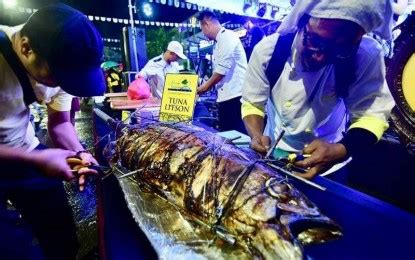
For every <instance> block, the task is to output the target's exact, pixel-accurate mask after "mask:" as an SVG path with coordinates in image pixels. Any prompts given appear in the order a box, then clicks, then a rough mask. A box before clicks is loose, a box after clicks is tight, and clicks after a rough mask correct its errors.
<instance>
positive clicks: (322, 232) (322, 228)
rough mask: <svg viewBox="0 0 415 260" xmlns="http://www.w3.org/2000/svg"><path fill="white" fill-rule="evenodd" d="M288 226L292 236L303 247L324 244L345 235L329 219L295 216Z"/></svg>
mask: <svg viewBox="0 0 415 260" xmlns="http://www.w3.org/2000/svg"><path fill="white" fill-rule="evenodd" d="M288 226H289V229H290V232H291V234H292V236H293V237H295V238H296V239H297V240H298V241H299V242H300V243H301V244H302V245H309V244H317V243H323V242H327V241H331V240H335V239H338V238H340V237H341V236H342V235H343V234H342V230H341V228H340V226H338V225H337V224H336V223H334V222H333V221H331V220H329V219H328V218H321V217H304V216H302V217H300V216H295V217H292V219H291V220H290V221H289V224H288Z"/></svg>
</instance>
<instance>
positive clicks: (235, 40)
mask: <svg viewBox="0 0 415 260" xmlns="http://www.w3.org/2000/svg"><path fill="white" fill-rule="evenodd" d="M198 20H199V22H200V27H201V29H202V32H203V34H204V35H205V36H206V37H207V38H209V39H210V40H215V41H216V44H215V47H214V49H213V67H214V68H213V73H212V76H211V77H210V78H209V79H208V81H206V82H205V83H204V84H202V85H201V86H200V87H199V88H198V90H197V92H198V93H199V94H203V93H205V92H207V91H208V90H209V89H211V88H213V87H215V88H216V90H217V94H218V97H217V99H216V101H217V103H218V116H219V128H220V130H221V131H229V130H237V131H239V132H243V133H244V132H245V127H244V125H243V122H242V120H241V114H240V111H241V102H240V99H241V95H242V85H243V81H244V77H245V71H246V67H247V60H246V54H245V50H244V48H243V46H242V43H241V40H240V39H239V37H238V36H237V35H236V33H235V32H233V31H231V30H228V29H226V28H224V27H222V26H221V24H220V23H219V20H218V17H217V16H216V15H215V14H214V13H213V12H211V11H207V10H206V11H203V12H200V14H199V17H198Z"/></svg>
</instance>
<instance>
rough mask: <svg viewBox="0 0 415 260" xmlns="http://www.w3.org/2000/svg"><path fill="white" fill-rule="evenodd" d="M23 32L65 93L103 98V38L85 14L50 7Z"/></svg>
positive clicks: (42, 11) (28, 24)
mask: <svg viewBox="0 0 415 260" xmlns="http://www.w3.org/2000/svg"><path fill="white" fill-rule="evenodd" d="M22 31H23V32H24V34H25V35H27V37H28V38H29V42H30V45H31V47H32V48H33V50H34V52H36V53H37V54H38V55H39V56H40V57H43V58H45V59H46V61H47V63H48V65H49V68H50V71H51V73H52V76H53V78H54V79H55V80H56V81H57V83H58V85H59V86H60V87H61V88H62V89H63V90H64V91H66V92H67V93H69V94H71V95H74V96H78V97H90V96H100V95H103V93H104V91H105V80H104V74H103V72H102V69H101V68H100V64H101V62H102V59H103V52H104V51H103V48H104V47H103V43H102V37H101V35H100V33H99V32H98V31H97V29H96V28H95V26H94V25H93V24H92V23H91V22H90V21H89V20H88V18H87V17H86V16H85V15H84V14H83V13H81V12H79V11H77V10H75V9H73V8H71V7H69V6H67V5H65V4H61V3H59V4H54V5H50V6H47V7H44V8H41V9H39V10H38V11H37V12H35V13H34V14H33V15H32V16H30V18H29V19H28V21H27V22H26V24H25V25H24V26H23V28H22Z"/></svg>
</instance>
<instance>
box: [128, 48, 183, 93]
mask: <svg viewBox="0 0 415 260" xmlns="http://www.w3.org/2000/svg"><path fill="white" fill-rule="evenodd" d="M178 59H187V57H186V55H184V53H183V46H182V45H181V44H180V42H178V41H171V42H169V44H168V45H167V50H166V51H165V52H164V53H163V54H161V55H159V56H157V57H155V58H153V59H151V60H150V61H148V62H147V64H146V65H145V66H144V68H143V69H142V70H140V72H138V73H137V74H136V76H135V78H136V79H137V78H139V77H142V78H144V79H145V80H147V81H148V83H149V85H150V88H151V94H152V95H153V97H156V98H160V99H161V97H162V95H163V88H164V80H165V77H166V74H167V73H179V70H180V68H179V63H177V60H178Z"/></svg>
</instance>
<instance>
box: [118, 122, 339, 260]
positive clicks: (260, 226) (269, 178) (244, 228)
mask: <svg viewBox="0 0 415 260" xmlns="http://www.w3.org/2000/svg"><path fill="white" fill-rule="evenodd" d="M114 161H116V162H118V163H120V164H121V165H122V166H123V167H125V168H126V169H128V170H131V171H133V170H139V171H138V173H137V175H136V176H135V177H136V178H137V180H138V181H140V182H142V183H145V184H146V185H148V186H149V187H151V188H152V189H151V190H154V191H157V192H158V193H159V194H161V195H162V196H164V197H165V198H166V199H167V200H168V201H169V202H171V203H173V204H175V205H176V206H178V207H180V208H181V209H183V211H184V212H186V213H187V214H188V215H189V216H194V217H196V218H198V219H199V220H202V221H203V222H204V223H206V224H208V225H209V226H211V227H212V229H213V230H216V231H217V230H220V231H221V232H226V233H228V234H229V235H231V236H232V237H233V238H235V240H236V243H237V244H238V245H240V246H242V247H243V248H244V249H245V250H248V252H249V253H250V254H251V255H253V256H256V257H259V258H267V259H301V258H303V253H302V245H303V244H308V243H321V242H325V241H328V240H331V239H334V238H337V237H339V236H340V235H341V231H340V229H339V227H338V226H337V225H336V224H335V223H334V222H333V221H331V220H330V219H329V218H327V217H326V216H324V215H322V213H321V212H320V211H319V209H318V208H317V207H316V206H315V205H314V204H313V203H312V202H311V201H309V200H308V199H307V198H306V197H305V196H304V195H303V194H302V193H301V192H299V191H298V190H297V189H295V188H294V187H293V186H292V184H290V183H289V182H288V181H287V179H286V178H285V177H284V176H282V175H281V174H279V173H278V172H275V170H273V169H271V168H270V167H268V166H266V165H265V164H264V163H262V162H261V161H259V160H257V159H255V155H251V154H249V152H247V151H244V150H241V149H239V148H238V147H236V146H234V145H233V144H231V143H230V142H229V141H227V140H226V139H224V138H222V137H219V136H217V135H215V134H213V133H210V132H207V131H205V130H203V129H201V128H198V127H195V126H189V125H185V124H176V125H169V126H167V125H163V124H161V123H157V124H152V125H148V126H147V127H144V128H130V129H128V130H127V131H125V132H124V133H123V134H122V135H121V136H120V138H119V139H118V140H117V147H116V154H115V156H114Z"/></svg>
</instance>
